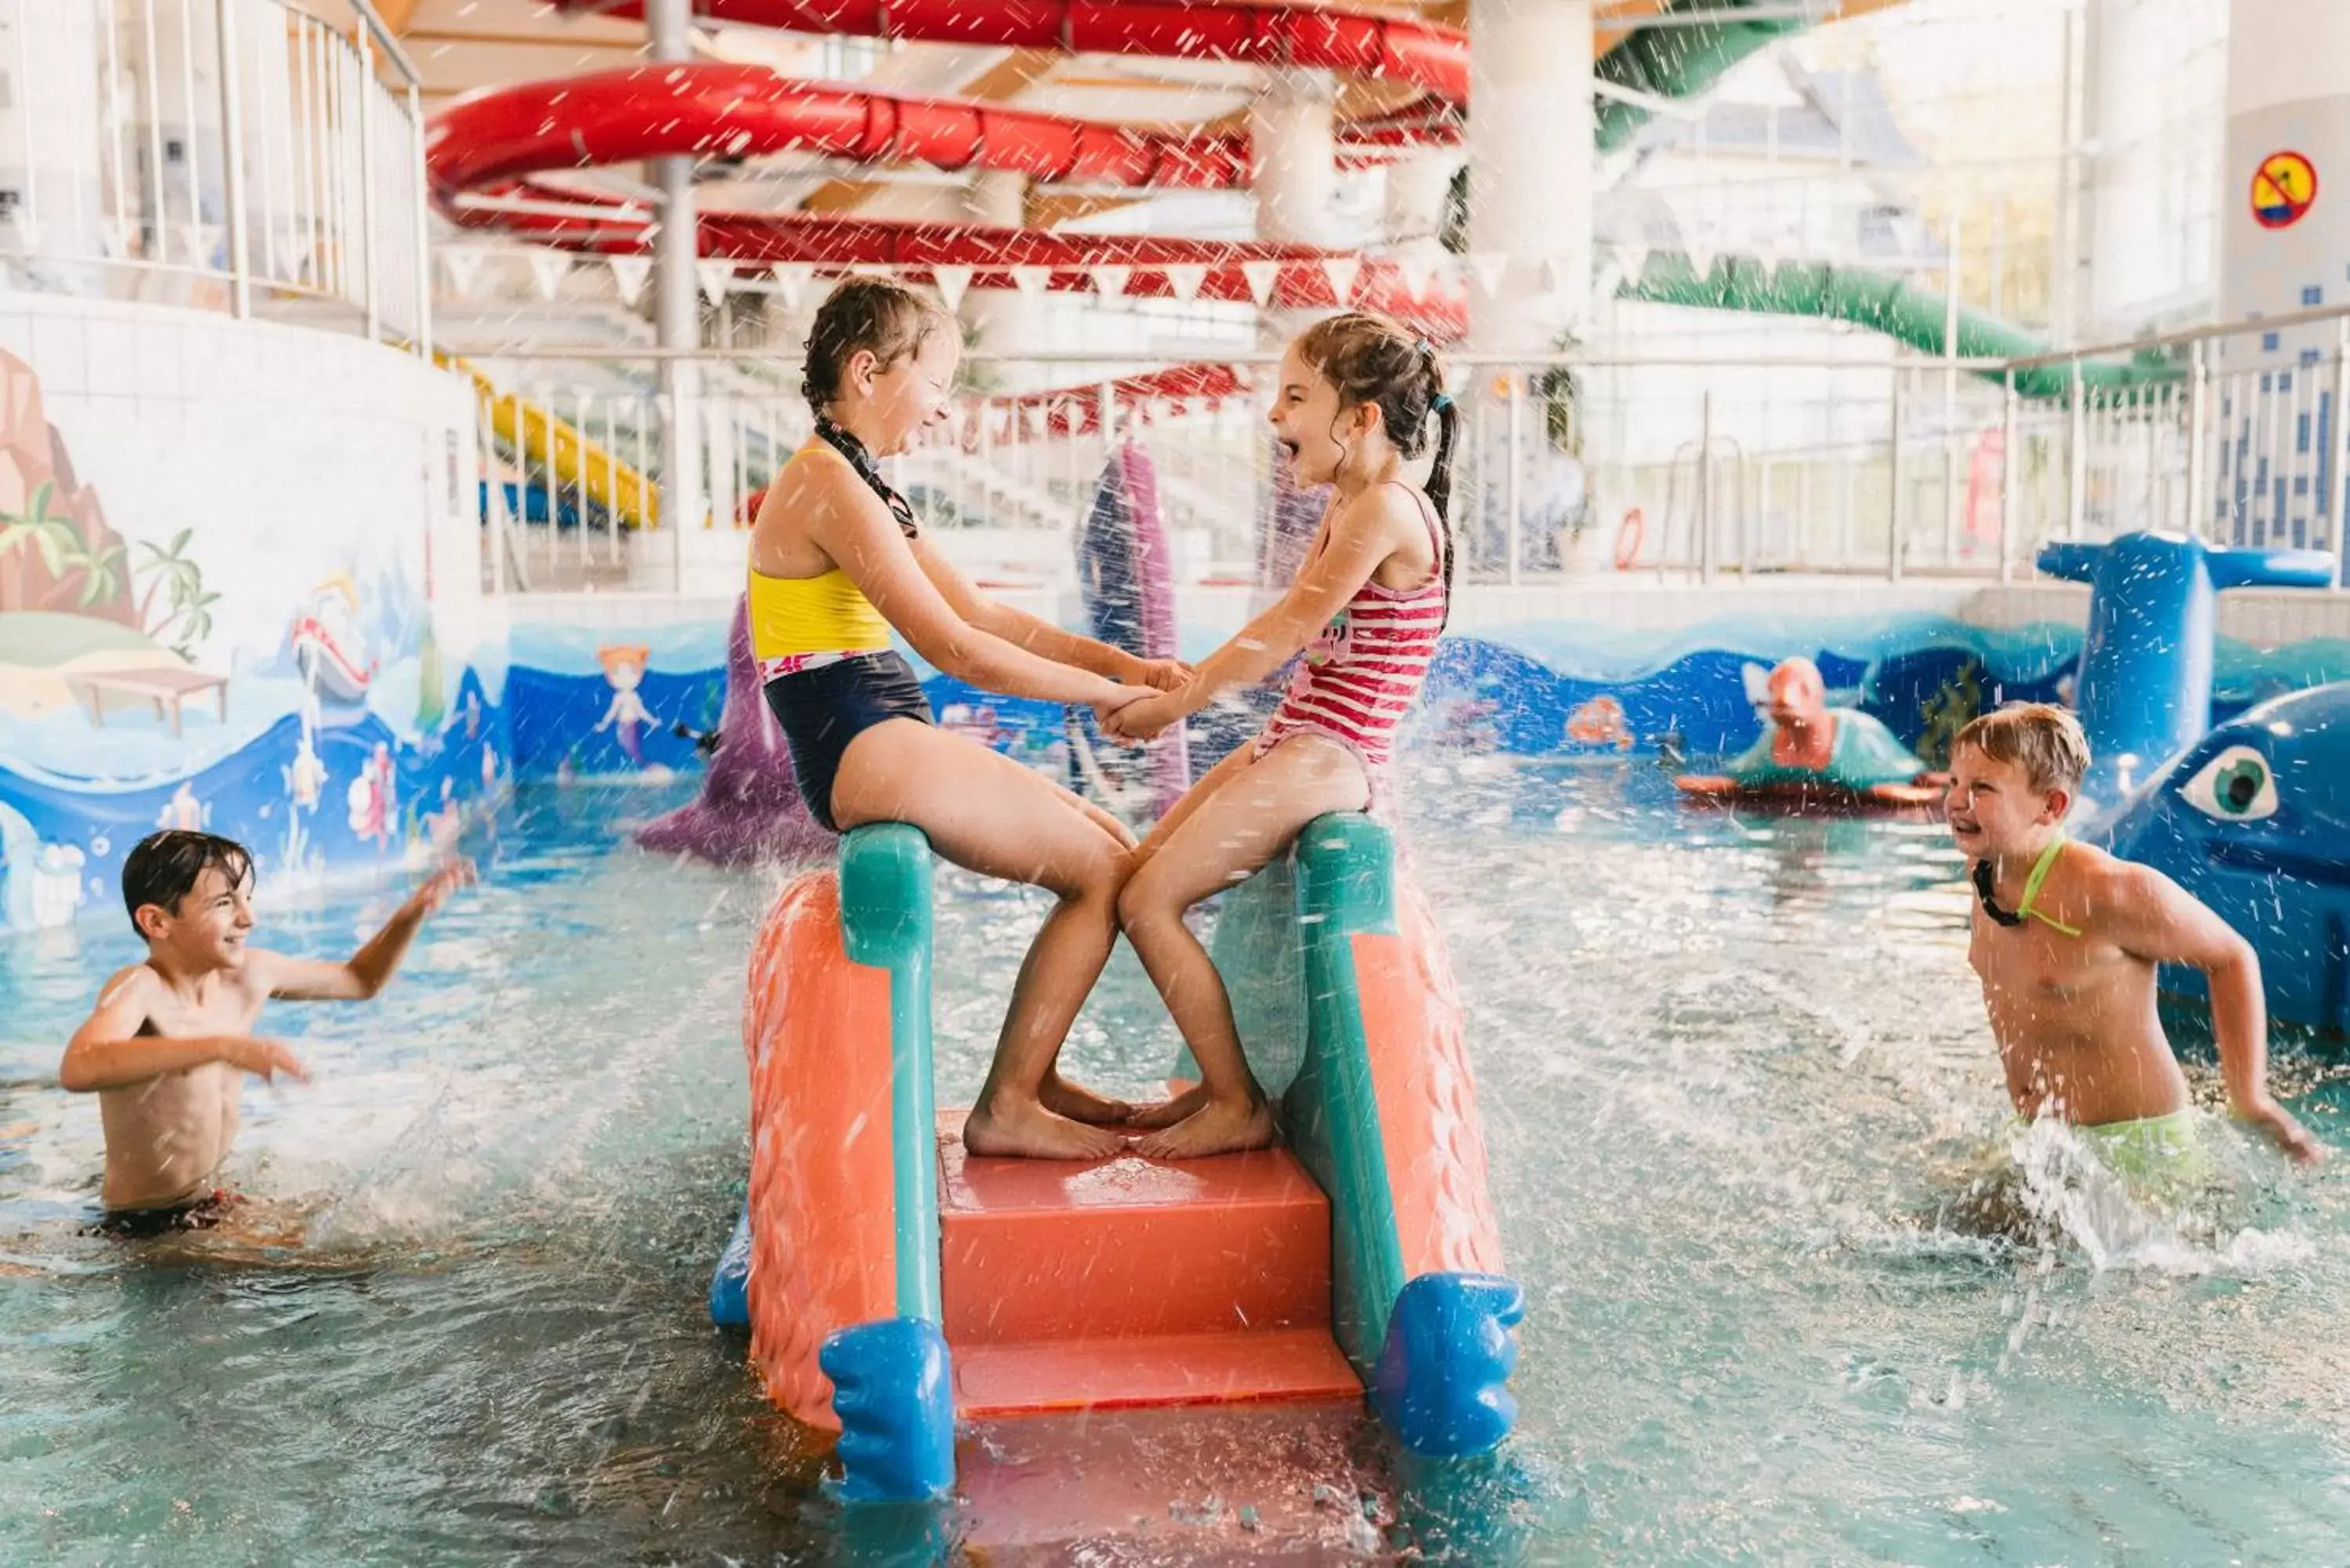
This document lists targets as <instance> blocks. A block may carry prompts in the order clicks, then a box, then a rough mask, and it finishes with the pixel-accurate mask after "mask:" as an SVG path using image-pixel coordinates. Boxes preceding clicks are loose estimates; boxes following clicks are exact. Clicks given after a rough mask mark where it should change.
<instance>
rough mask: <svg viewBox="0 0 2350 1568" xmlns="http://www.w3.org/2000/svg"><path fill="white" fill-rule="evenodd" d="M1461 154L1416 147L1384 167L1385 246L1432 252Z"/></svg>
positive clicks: (1445, 148) (1438, 235)
mask: <svg viewBox="0 0 2350 1568" xmlns="http://www.w3.org/2000/svg"><path fill="white" fill-rule="evenodd" d="M1460 170H1461V151H1460V149H1458V148H1453V147H1419V148H1413V149H1411V150H1410V151H1407V152H1405V153H1404V154H1403V155H1402V156H1401V157H1399V158H1398V159H1396V160H1395V161H1393V162H1391V163H1389V164H1388V167H1387V182H1388V191H1387V236H1388V244H1391V245H1394V246H1395V247H1396V248H1397V249H1399V250H1403V249H1407V248H1410V249H1419V248H1423V247H1424V248H1428V249H1430V250H1433V249H1434V248H1435V247H1436V246H1437V244H1438V243H1439V241H1440V237H1441V235H1442V234H1443V232H1444V201H1445V197H1446V195H1447V194H1448V193H1449V192H1451V188H1452V177H1453V175H1455V174H1456V173H1458V172H1460Z"/></svg>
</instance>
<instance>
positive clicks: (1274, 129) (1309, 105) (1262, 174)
mask: <svg viewBox="0 0 2350 1568" xmlns="http://www.w3.org/2000/svg"><path fill="white" fill-rule="evenodd" d="M1337 108H1338V94H1337V88H1336V84H1335V83H1333V82H1332V81H1331V79H1330V78H1329V76H1328V75H1327V74H1326V73H1324V72H1321V71H1304V70H1275V71H1272V72H1270V73H1268V74H1267V76H1266V78H1265V84H1264V90H1263V91H1262V92H1260V93H1258V94H1257V96H1256V98H1255V99H1253V101H1252V102H1251V103H1250V104H1249V115H1248V129H1249V190H1250V192H1251V193H1252V194H1253V195H1254V196H1255V197H1256V235H1257V238H1259V239H1261V240H1277V241H1281V242H1283V243H1284V244H1301V245H1326V244H1330V242H1331V232H1330V230H1331V224H1330V203H1331V196H1332V193H1333V192H1334V191H1335V189H1336V184H1337V172H1338V161H1337V160H1338V151H1337V136H1336V123H1335V122H1336V114H1337Z"/></svg>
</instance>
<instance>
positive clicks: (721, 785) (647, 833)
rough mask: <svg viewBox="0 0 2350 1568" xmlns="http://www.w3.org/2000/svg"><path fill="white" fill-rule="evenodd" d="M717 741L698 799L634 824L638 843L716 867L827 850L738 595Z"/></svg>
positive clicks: (828, 837)
mask: <svg viewBox="0 0 2350 1568" xmlns="http://www.w3.org/2000/svg"><path fill="white" fill-rule="evenodd" d="M717 742H718V743H717V749H716V750H715V751H713V752H712V753H711V757H710V768H709V771H708V773H706V774H704V775H703V777H702V798H701V799H699V800H697V801H695V802H694V803H693V804H692V805H684V806H680V807H679V808H678V809H677V810H675V811H672V812H671V813H670V814H669V815H666V816H661V817H656V818H655V819H654V820H652V821H651V822H649V823H647V824H645V826H642V827H640V828H639V829H637V842H638V843H639V844H641V845H643V846H645V847H646V848H647V849H652V850H658V851H660V852H661V853H663V854H669V855H691V856H692V857H695V858H696V859H698V860H707V861H710V862H712V864H714V865H719V866H743V865H749V864H751V863H753V862H757V861H770V860H797V859H806V858H812V857H816V856H818V855H822V854H825V853H827V852H828V851H829V850H830V848H831V846H832V845H833V842H834V839H833V836H832V835H831V834H829V833H827V832H826V831H825V830H824V829H823V828H822V827H820V826H817V825H816V818H814V817H812V816H810V815H808V810H807V806H806V804H805V803H803V802H802V801H801V799H800V792H799V784H798V783H797V781H796V780H795V778H794V777H793V774H792V753H791V748H790V747H788V746H787V745H785V743H784V732H783V731H782V730H781V729H780V728H778V727H777V726H776V723H775V715H774V714H773V713H770V712H769V711H767V700H766V698H765V697H764V696H763V695H762V694H761V692H760V691H759V667H758V666H757V665H756V664H754V662H752V659H751V619H750V612H749V610H748V608H747V607H745V606H744V604H743V602H742V601H741V600H739V599H738V600H737V601H735V605H734V625H733V628H732V629H731V630H730V631H729V632H728V633H727V634H726V705H725V707H724V708H723V710H722V711H721V712H720V715H719V720H718V735H717Z"/></svg>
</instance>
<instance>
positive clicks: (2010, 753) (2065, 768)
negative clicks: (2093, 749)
mask: <svg viewBox="0 0 2350 1568" xmlns="http://www.w3.org/2000/svg"><path fill="white" fill-rule="evenodd" d="M1962 746H1972V747H1973V748H1974V749H1975V750H1976V751H1979V752H1981V753H1982V754H1983V755H1984V756H1987V757H1989V758H1990V759H1991V761H1992V762H1995V763H2012V764H2014V765H2016V766H2019V767H2021V768H2022V770H2023V776H2024V777H2025V778H2027V779H2029V780H2031V781H2032V787H2033V789H2036V790H2043V791H2045V790H2059V789H2061V790H2063V791H2064V793H2065V794H2072V793H2074V791H2076V790H2078V789H2079V788H2080V787H2081V775H2082V774H2085V773H2087V772H2088V771H2089V737H2088V736H2086V735H2085V734H2083V733H2082V732H2081V721H2079V720H2078V719H2075V718H2074V717H2073V715H2072V713H2071V711H2069V710H2067V709H2064V708H2059V707H2057V706H2056V705H2055V704H2054V702H2010V703H2009V704H2007V706H2005V707H2003V708H1998V709H1994V710H1993V711H1991V712H1988V713H1983V714H1980V715H1978V716H1977V717H1975V718H1973V719H1970V720H1969V721H1968V722H1967V725H1966V727H1965V728H1964V729H1962V730H1960V732H1958V734H1957V735H1956V736H1955V737H1953V738H1952V740H1951V742H1950V755H1951V756H1953V757H1955V756H1957V755H1958V754H1959V750H1960V747H1962Z"/></svg>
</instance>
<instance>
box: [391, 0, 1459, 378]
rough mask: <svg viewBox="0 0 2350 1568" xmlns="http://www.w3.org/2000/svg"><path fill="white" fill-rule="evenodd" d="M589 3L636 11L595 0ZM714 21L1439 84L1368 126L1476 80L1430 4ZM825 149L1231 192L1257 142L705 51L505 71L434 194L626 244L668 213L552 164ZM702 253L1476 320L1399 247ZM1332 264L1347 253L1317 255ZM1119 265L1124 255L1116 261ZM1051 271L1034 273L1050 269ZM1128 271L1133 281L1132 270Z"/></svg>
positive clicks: (989, 245)
mask: <svg viewBox="0 0 2350 1568" xmlns="http://www.w3.org/2000/svg"><path fill="white" fill-rule="evenodd" d="M570 8H572V9H579V10H595V9H602V10H613V11H621V12H632V11H633V8H632V7H627V6H619V5H595V4H592V3H581V4H574V5H571V7H570ZM697 9H698V11H699V12H700V13H701V14H702V15H703V16H708V17H710V18H712V19H716V20H729V21H737V22H755V23H758V24H761V25H764V26H778V27H791V28H795V29H799V30H803V31H816V32H834V33H857V34H860V35H867V36H889V37H909V38H913V37H919V38H930V39H951V40H954V41H959V42H968V43H983V44H996V45H1008V46H1014V47H1058V48H1075V49H1080V50H1101V51H1105V52H1118V53H1136V54H1157V55H1181V56H1191V57H1221V58H1230V59H1239V60H1247V61H1255V62H1260V63H1268V64H1274V63H1285V64H1289V65H1294V66H1300V67H1315V68H1328V69H1335V70H1342V71H1355V72H1359V73H1362V74H1367V75H1380V76H1392V77H1398V78H1403V79H1406V80H1409V81H1413V82H1416V83H1418V84H1419V85H1420V86H1421V87H1423V88H1426V89H1428V92H1429V93H1430V95H1432V96H1433V97H1434V98H1435V99H1437V100H1438V102H1437V107H1438V108H1439V109H1441V110H1443V112H1442V113H1440V115H1439V116H1438V117H1436V118H1435V119H1429V118H1428V117H1426V116H1425V115H1424V114H1419V115H1418V117H1417V118H1415V114H1416V111H1415V110H1413V109H1411V108H1410V107H1409V106H1406V108H1405V109H1404V110H1402V111H1401V112H1398V111H1394V110H1390V111H1388V113H1386V114H1383V115H1381V116H1379V117H1378V118H1377V119H1374V120H1372V121H1370V122H1367V123H1366V124H1365V125H1363V127H1362V128H1361V130H1360V133H1359V135H1360V139H1361V141H1362V142H1364V143H1393V142H1395V141H1397V140H1404V139H1409V138H1415V137H1419V136H1424V135H1430V134H1450V133H1451V131H1452V130H1457V124H1456V122H1455V121H1454V120H1453V119H1452V117H1451V113H1450V107H1451V105H1453V104H1456V103H1458V101H1459V100H1460V98H1461V96H1462V94H1463V93H1464V92H1465V88H1466V83H1467V45H1466V40H1465V39H1464V38H1463V37H1462V36H1461V34H1459V33H1457V32H1454V31H1452V30H1451V29H1447V28H1440V27H1435V26H1430V25H1429V24H1426V23H1422V22H1418V21H1414V20H1412V19H1410V18H1399V17H1389V16H1362V15H1358V14H1354V13H1347V12H1332V11H1323V10H1317V9H1311V8H1306V7H1292V6H1284V5H1262V4H1259V5H1178V4H1172V3H1168V4H1160V3H1156V0H1126V3H1124V4H1118V5H1097V4H1086V3H1083V0H1055V3H1052V4H1037V3H1034V0H1017V3H1013V4H998V5H981V4H974V3H973V0H942V3H936V4H928V3H926V4H920V5H887V6H884V5H876V4H872V3H870V0H868V3H865V4H840V3H818V4H805V3H804V4H785V3H783V0H699V3H698V5H697ZM781 151H823V152H827V153H832V154H835V155H837V156H842V157H847V158H855V159H859V160H865V161H899V160H919V161H924V162H929V163H932V164H934V165H937V166H939V167H941V168H948V169H961V168H967V167H985V168H993V169H1009V170H1014V171H1020V172H1023V173H1026V174H1031V175H1035V176H1036V177H1039V178H1043V179H1049V180H1063V181H1085V182H1091V183H1097V184H1117V185H1127V186H1133V187H1137V188H1143V187H1170V186H1171V187H1178V188H1190V189H1228V188H1232V187H1235V186H1238V185H1241V184H1243V183H1244V182H1245V180H1246V173H1247V164H1248V158H1247V148H1246V142H1245V139H1243V138H1241V137H1237V136H1232V135H1228V134H1217V133H1201V132H1166V131H1151V130H1135V129H1133V128H1128V127H1121V126H1110V125H1104V124H1101V123H1098V122H1095V121H1088V120H1081V119H1070V118H1067V117H1064V116H1058V115H1047V114H1039V113H1036V112H1034V111H1031V110H1024V109H1013V108H1008V107H1006V106H1003V105H998V104H992V103H966V102H956V101H951V100H941V99H916V98H908V97H904V96H901V95H898V94H892V93H887V92H877V91H871V90H867V89H861V88H843V87H835V86H825V85H819V84H813V83H807V82H802V81H797V80H794V79H791V78H784V77H781V76H778V75H776V74H775V72H773V71H770V70H768V69H766V68H765V67H755V66H739V65H729V64H718V63H707V62H696V63H692V64H685V65H664V66H660V67H628V68H624V69H620V70H616V71H604V72H598V73H595V74H592V75H588V76H583V77H576V78H567V79H564V80H559V81H550V82H536V83H527V84H523V85H520V86H516V87H512V88H494V89H491V90H489V91H486V92H483V93H478V94H474V95H472V96H470V97H468V98H466V99H462V100H460V101H459V102H458V103H455V104H452V106H450V108H448V109H445V110H443V111H442V113H441V114H440V115H439V116H438V117H436V119H435V120H434V122H433V124H432V128H431V130H430V131H429V133H428V137H427V142H426V151H425V159H426V167H427V171H428V177H429V178H430V180H431V181H432V188H433V193H434V195H435V197H436V199H437V200H438V201H439V202H440V203H441V205H442V209H443V211H445V212H446V213H449V215H450V216H451V217H452V219H454V220H455V221H457V222H459V223H468V224H473V225H478V226H490V227H496V228H500V229H504V230H506V231H508V232H511V233H515V234H519V235H521V236H523V237H526V238H529V239H532V240H535V241H536V242H538V243H541V244H553V245H560V246H565V247H567V248H572V249H578V250H588V251H598V252H606V253H625V252H632V251H635V250H638V249H640V248H642V247H643V246H644V245H645V244H647V239H648V234H649V231H650V228H651V226H652V223H653V221H654V214H653V213H651V212H650V210H649V209H646V208H643V207H640V206H636V205H633V204H631V203H629V202H624V201H620V200H619V199H616V198H609V197H603V196H598V195H593V194H584V195H583V194H582V193H581V192H577V191H576V190H567V189H562V188H558V187H553V186H548V185H544V184H541V183H537V182H535V181H534V180H533V176H537V175H545V174H549V173H553V172H556V171H559V170H565V169H577V168H582V167H592V166H596V165H600V164H607V163H619V162H631V161H637V160H639V159H644V158H653V157H660V156H664V155H670V154H685V155H691V156H702V157H711V156H716V157H748V156H754V155H761V154H768V153H775V152H781ZM484 197H486V198H489V200H486V201H485V200H481V199H479V198H484ZM701 231H702V232H701V254H703V255H704V256H708V257H712V258H719V259H727V260H733V261H737V262H745V263H764V264H775V263H810V264H814V265H835V266H840V265H858V264H879V265H891V266H897V267H900V268H912V269H917V270H919V269H923V268H929V269H933V275H934V276H935V269H937V268H939V267H950V268H963V269H969V276H968V277H967V279H966V281H972V282H976V283H978V284H979V285H980V286H987V287H1010V286H1014V285H1015V284H1017V283H1019V282H1021V281H1022V279H1021V277H1020V276H1019V275H1016V274H1014V272H1013V270H1012V269H1014V268H1024V269H1033V268H1038V267H1042V268H1045V269H1047V276H1046V284H1045V286H1048V287H1051V288H1055V289H1081V288H1086V287H1088V286H1090V287H1093V288H1095V289H1096V290H1097V291H1099V292H1105V293H1108V292H1119V293H1126V294H1131V295H1136V296H1180V297H1183V298H1192V297H1201V298H1208V299H1224V300H1243V299H1254V300H1256V301H1257V302H1259V303H1261V304H1269V305H1279V306H1331V305H1336V304H1347V303H1352V304H1366V305H1370V306H1375V307H1378V308H1382V309H1386V310H1388V311H1390V312H1392V313H1394V314H1396V315H1398V316H1399V317H1405V318H1407V319H1410V320H1413V321H1415V322H1418V323H1419V324H1420V325H1422V326H1424V327H1427V328H1428V329H1429V330H1430V331H1431V332H1440V333H1444V334H1446V335H1448V336H1450V335H1454V334H1457V333H1458V332H1459V331H1460V330H1461V327H1462V325H1463V321H1464V317H1465V310H1464V307H1463V302H1462V301H1461V300H1460V299H1459V298H1457V297H1451V298H1446V297H1441V296H1424V291H1425V281H1426V280H1424V279H1422V280H1419V282H1420V284H1421V286H1420V287H1419V288H1415V287H1413V286H1411V280H1409V279H1407V278H1406V277H1405V276H1404V275H1402V273H1401V272H1400V271H1399V269H1398V268H1397V267H1396V266H1395V265H1393V264H1391V263H1388V262H1386V261H1383V260H1376V259H1375V260H1369V261H1367V262H1365V263H1363V264H1360V265H1357V263H1356V262H1355V261H1354V260H1353V258H1351V257H1350V256H1347V255H1344V254H1339V253H1332V252H1326V251H1321V250H1317V249H1315V248H1312V247H1307V246H1296V245H1280V244H1267V243H1262V242H1254V243H1228V242H1220V241H1199V240H1184V239H1169V238H1159V237H1155V236H1121V235H1091V234H1089V235H1083V236H1063V235H1059V234H1053V233H1051V232H1050V231H1045V230H1031V229H1005V228H988V227H983V226H977V225H970V224H960V223H899V222H879V221H875V220H870V219H858V218H853V217H849V218H842V217H831V216H821V215H812V214H805V213H744V212H732V213H730V212H711V213H703V214H702V223H701ZM1321 262H1328V263H1329V264H1330V265H1329V266H1327V267H1325V266H1320V265H1296V264H1301V263H1304V264H1315V263H1321ZM1106 269H1107V270H1106ZM1112 276H1115V277H1116V278H1117V280H1118V282H1117V286H1116V287H1115V288H1114V289H1113V288H1112V287H1111V286H1110V283H1109V279H1110V278H1111V277H1112ZM1029 277H1030V278H1031V279H1033V278H1034V277H1035V274H1034V273H1033V272H1031V273H1030V274H1029Z"/></svg>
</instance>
